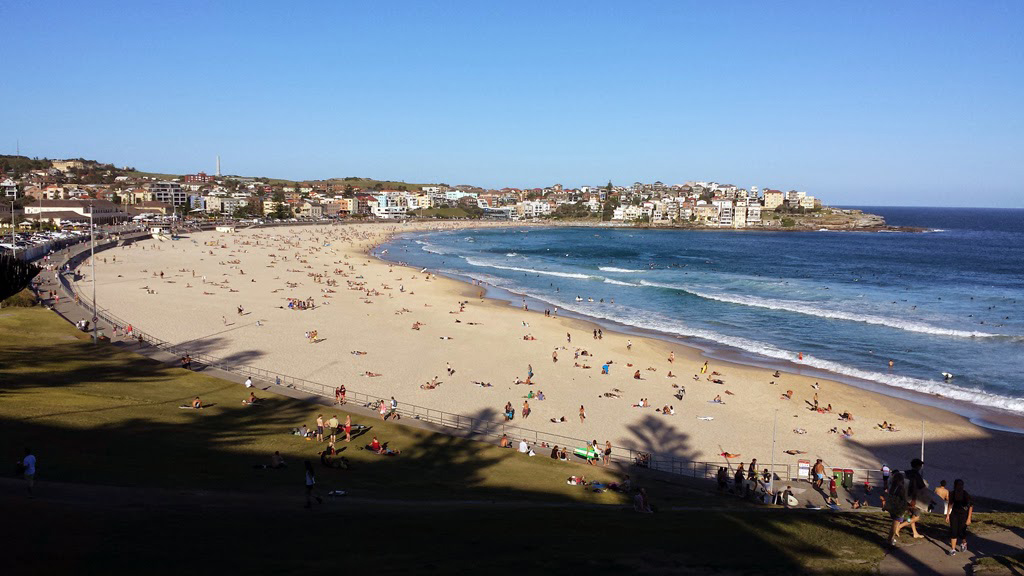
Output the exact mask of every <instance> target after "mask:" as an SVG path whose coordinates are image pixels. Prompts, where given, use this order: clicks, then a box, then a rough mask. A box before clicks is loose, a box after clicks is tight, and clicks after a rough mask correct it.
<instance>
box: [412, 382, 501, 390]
mask: <svg viewBox="0 0 1024 576" xmlns="http://www.w3.org/2000/svg"><path fill="white" fill-rule="evenodd" d="M440 385H441V383H440V382H427V383H426V384H420V388H421V389H423V390H433V389H434V388H437V387H438V386H440ZM488 386H490V384H488Z"/></svg>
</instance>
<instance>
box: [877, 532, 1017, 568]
mask: <svg viewBox="0 0 1024 576" xmlns="http://www.w3.org/2000/svg"><path fill="white" fill-rule="evenodd" d="M905 531H906V530H905ZM903 543H904V544H903V545H901V546H899V547H898V548H896V549H895V550H893V551H892V552H890V553H889V554H887V555H886V556H885V558H883V559H882V561H881V563H879V565H878V572H879V574H885V575H887V576H888V575H893V576H903V575H908V576H909V575H921V576H945V575H947V574H948V575H950V576H963V575H964V574H971V573H972V570H971V565H972V561H973V560H974V559H975V558H978V557H983V556H996V555H1005V554H1019V553H1020V552H1021V551H1022V550H1024V530H1018V529H1011V530H999V531H995V532H986V533H983V534H973V533H969V534H968V536H967V545H968V546H970V548H971V549H970V550H968V551H967V552H959V553H957V555H956V556H949V555H947V554H946V551H947V550H949V540H947V539H946V535H945V534H941V535H940V536H939V538H938V539H936V538H933V537H932V536H926V537H925V538H924V539H923V540H913V539H911V538H909V535H908V536H905V537H904V538H903ZM999 573H1000V572H994V574H999ZM1005 574H1013V572H1010V571H1007V572H1005Z"/></svg>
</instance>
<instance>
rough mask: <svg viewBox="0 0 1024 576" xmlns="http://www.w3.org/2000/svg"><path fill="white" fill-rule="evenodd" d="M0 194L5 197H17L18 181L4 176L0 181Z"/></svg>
mask: <svg viewBox="0 0 1024 576" xmlns="http://www.w3.org/2000/svg"><path fill="white" fill-rule="evenodd" d="M0 194H2V195H3V196H4V197H6V198H17V197H18V183H17V182H15V181H14V180H12V179H10V178H5V179H4V180H3V181H2V182H0Z"/></svg>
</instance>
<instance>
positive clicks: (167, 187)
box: [146, 181, 188, 206]
mask: <svg viewBox="0 0 1024 576" xmlns="http://www.w3.org/2000/svg"><path fill="white" fill-rule="evenodd" d="M146 190H147V191H148V192H149V195H150V199H151V200H153V201H155V202H163V203H164V204H170V205H172V206H185V205H186V204H187V203H188V194H187V193H185V191H184V190H182V189H181V184H178V183H177V182H166V181H163V182H151V183H149V184H146Z"/></svg>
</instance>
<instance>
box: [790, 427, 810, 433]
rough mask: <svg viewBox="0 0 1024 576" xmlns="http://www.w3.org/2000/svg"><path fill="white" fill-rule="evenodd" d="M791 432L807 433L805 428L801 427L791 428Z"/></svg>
mask: <svg viewBox="0 0 1024 576" xmlns="http://www.w3.org/2000/svg"><path fill="white" fill-rule="evenodd" d="M793 433H794V434H807V430H804V429H803V428H793Z"/></svg>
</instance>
